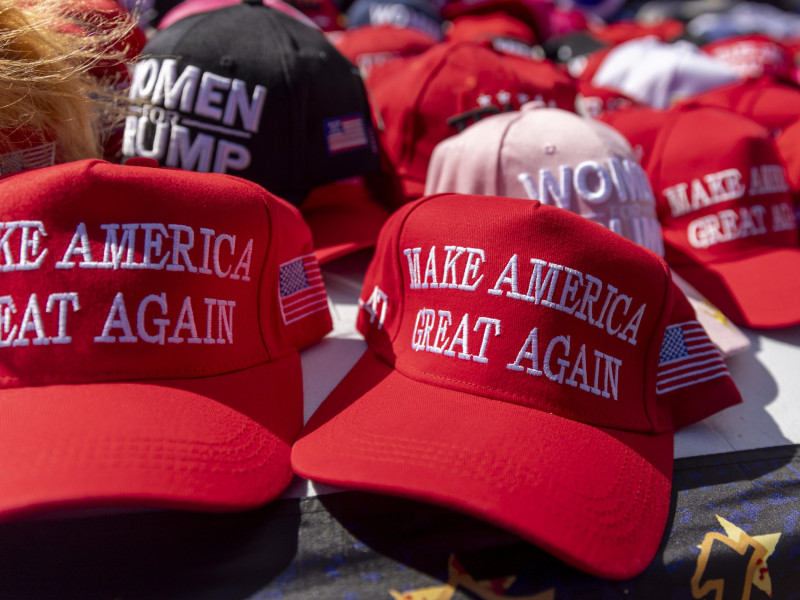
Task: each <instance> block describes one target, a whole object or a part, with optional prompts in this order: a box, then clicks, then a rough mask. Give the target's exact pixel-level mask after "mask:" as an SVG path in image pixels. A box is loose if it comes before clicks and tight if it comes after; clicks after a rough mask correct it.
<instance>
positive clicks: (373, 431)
mask: <svg viewBox="0 0 800 600" xmlns="http://www.w3.org/2000/svg"><path fill="white" fill-rule="evenodd" d="M414 256H417V257H418V264H419V269H416V268H415V267H413V265H414V264H415V260H414V259H413V257H414ZM537 264H538V265H540V267H541V268H542V271H540V272H539V275H540V276H539V277H538V278H537V277H534V276H533V273H534V265H537ZM548 269H555V271H547V270H548ZM568 269H571V271H569V270H568ZM556 271H558V272H559V273H560V275H555V273H556ZM412 273H416V275H412ZM548 273H549V274H548ZM567 273H571V275H569V276H568V275H567ZM578 273H580V275H578ZM584 274H585V275H584ZM589 275H591V281H594V282H596V283H594V284H592V285H596V286H598V290H600V289H602V290H605V291H603V292H600V291H598V297H597V298H596V302H597V304H595V305H594V307H593V308H588V307H587V305H584V306H583V308H581V307H580V305H581V303H582V302H583V300H582V298H584V297H585V296H584V291H585V289H584V288H583V287H582V284H579V283H577V282H578V281H579V280H580V281H582V282H583V283H586V282H588V281H590V279H589ZM559 276H560V277H562V278H561V279H558V277H559ZM566 277H570V278H571V279H569V281H571V283H568V280H567V279H565V278H566ZM559 281H560V283H558V282H559ZM572 285H574V286H575V289H576V290H577V289H578V288H581V289H582V290H583V291H581V292H575V293H573V292H570V291H569V289H571V286H572ZM536 286H539V292H538V296H537V292H535V289H536ZM562 286H564V287H562ZM609 286H611V287H609ZM612 287H613V290H614V291H613V292H612V293H613V294H614V295H616V294H620V295H619V296H616V297H617V298H620V299H621V300H620V301H619V302H616V304H615V303H614V302H615V301H612V300H609V302H608V304H607V306H613V307H614V308H613V309H608V311H604V316H602V317H601V316H600V310H601V306H600V305H601V304H605V301H604V300H601V299H600V296H603V295H604V294H607V293H608V292H609V291H610V290H611V289H612ZM564 290H567V291H564ZM590 295H591V294H590ZM359 305H360V306H361V307H362V310H361V311H360V312H359V317H358V329H359V331H361V333H362V334H363V335H364V337H365V338H366V340H367V343H368V345H369V350H368V352H367V354H366V355H365V356H364V357H363V358H362V360H361V361H360V362H359V363H358V364H357V365H356V366H355V367H354V369H353V370H352V371H351V372H350V373H349V374H348V376H347V377H346V378H345V379H344V380H343V381H342V382H341V383H340V385H339V386H338V387H337V388H336V389H335V390H334V391H333V393H332V394H331V396H330V397H329V398H328V399H327V400H326V401H325V402H324V403H323V404H322V406H321V407H320V408H319V409H318V410H317V411H316V412H315V414H314V415H313V416H312V417H311V419H310V421H309V423H308V424H307V426H306V428H305V429H304V431H303V432H302V433H301V435H300V437H299V438H298V441H297V442H296V443H295V446H294V447H293V451H292V464H293V467H294V468H295V470H296V472H298V473H299V474H301V475H303V476H306V477H310V478H312V479H317V480H320V481H323V482H327V483H332V484H336V485H344V486H347V487H355V488H357V489H364V490H369V491H375V492H381V493H388V494H397V495H402V496H410V497H413V498H416V499H420V500H425V501H429V502H433V503H437V504H442V505H444V506H448V507H450V508H454V509H456V510H461V511H464V512H468V513H470V514H473V515H476V516H479V517H481V518H484V519H486V520H488V521H491V522H493V523H497V524H499V525H501V526H503V527H506V528H508V529H510V530H512V531H514V532H515V533H517V534H519V535H521V536H522V537H524V538H525V539H528V540H530V541H532V542H533V543H535V544H538V545H540V546H541V547H542V548H544V549H545V550H547V551H549V552H552V553H554V554H555V555H557V556H558V557H560V558H561V559H563V560H565V561H566V562H568V563H570V564H572V565H574V566H576V567H578V568H580V569H584V570H586V571H589V572H591V573H594V574H596V575H600V576H603V577H609V578H615V579H621V578H626V577H631V576H633V575H636V574H637V573H639V572H641V571H642V570H643V569H644V568H645V567H646V566H647V564H649V562H650V561H651V559H652V557H653V555H654V553H655V551H656V549H657V548H658V545H659V542H660V540H661V537H662V534H663V531H664V526H665V524H666V518H667V514H668V511H669V490H670V482H671V472H672V431H673V429H674V428H675V427H676V426H682V425H684V424H687V423H689V422H693V420H696V419H697V418H702V417H703V416H707V415H708V414H709V411H712V412H713V411H715V410H719V409H720V408H721V407H724V406H729V405H731V404H735V403H736V402H739V401H740V400H741V398H740V396H739V394H738V391H737V390H736V388H735V386H734V384H733V381H732V380H731V379H730V376H729V375H728V374H727V371H726V370H725V369H724V365H723V367H722V368H721V371H720V372H719V375H718V376H716V377H715V378H713V379H711V380H708V381H705V380H704V381H699V380H698V381H696V382H695V383H694V384H693V385H687V386H685V387H683V388H682V390H681V391H680V392H676V391H675V390H673V389H671V387H672V386H671V385H667V386H664V385H663V384H664V381H663V379H662V377H663V374H662V373H661V371H660V370H659V361H660V355H661V350H662V339H663V337H664V335H665V329H666V328H667V327H668V326H670V327H673V326H676V325H677V324H680V323H682V322H684V321H685V320H686V319H691V318H692V316H691V315H692V314H693V313H692V310H691V307H689V305H688V302H687V301H686V299H685V298H684V297H683V296H682V294H680V292H679V291H678V290H677V288H676V287H675V286H674V284H673V283H672V280H671V278H670V275H669V270H668V268H667V266H666V264H665V263H664V262H663V261H662V260H661V259H660V258H659V257H658V256H657V255H655V254H654V253H652V252H649V251H647V250H645V249H643V248H641V247H639V246H637V245H636V244H634V243H633V242H630V241H628V240H626V239H624V238H623V237H621V236H619V235H617V234H615V233H613V232H610V231H608V230H607V229H605V228H603V227H601V226H599V225H597V224H595V223H592V222H591V221H589V220H588V219H585V218H583V217H580V216H578V215H575V214H573V213H570V212H568V211H565V210H563V209H559V208H555V207H549V206H543V205H541V204H540V203H539V202H537V201H530V200H520V199H513V198H505V197H493V196H471V195H464V194H442V195H436V196H429V197H425V198H422V199H420V200H418V201H416V202H412V203H410V204H407V205H406V206H404V207H403V208H401V209H400V210H398V211H396V212H395V213H394V214H393V215H392V216H391V217H390V219H389V220H388V221H387V223H386V224H385V226H384V228H383V230H382V231H381V235H380V237H379V240H378V244H377V248H376V253H375V256H374V258H373V261H372V263H371V264H370V266H369V269H368V271H367V274H366V277H365V280H364V287H363V291H362V295H361V298H360V301H359ZM642 307H644V308H642ZM609 311H610V312H609ZM634 315H636V316H634ZM634 321H635V322H636V323H638V324H637V325H631V326H630V327H626V324H628V325H630V324H631V323H633V322H634ZM623 332H624V333H623ZM709 346H710V342H709ZM525 351H528V354H527V355H526V354H525ZM600 356H607V357H612V358H613V360H615V361H616V360H618V361H619V363H618V369H619V370H618V371H617V374H618V378H617V379H616V381H617V384H613V383H611V381H612V379H613V378H612V379H605V378H604V377H605V375H604V374H606V373H608V372H607V371H606V367H605V366H603V365H599V366H598V370H597V371H595V360H597V359H598V357H600ZM581 357H585V359H586V361H588V362H586V363H585V364H584V363H583V362H582V358H581ZM609 360H610V359H609ZM600 362H601V363H603V362H604V359H600ZM720 362H721V358H720ZM614 364H617V363H614ZM584 367H585V368H584ZM595 373H597V374H598V375H597V377H598V379H594V377H595ZM671 383H672V381H670V384H671ZM678 398H681V399H688V400H687V401H686V402H683V400H681V401H678Z"/></svg>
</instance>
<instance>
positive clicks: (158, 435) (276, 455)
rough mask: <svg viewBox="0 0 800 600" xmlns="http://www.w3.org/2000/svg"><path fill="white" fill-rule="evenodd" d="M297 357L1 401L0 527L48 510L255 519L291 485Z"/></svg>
mask: <svg viewBox="0 0 800 600" xmlns="http://www.w3.org/2000/svg"><path fill="white" fill-rule="evenodd" d="M301 382H302V379H301V373H300V360H299V356H298V355H297V353H294V354H293V355H289V356H287V357H285V358H282V359H280V360H276V361H273V362H269V363H265V364H260V365H257V366H254V367H251V368H248V369H244V370H241V371H237V372H233V373H228V374H224V375H218V376H212V377H203V378H196V379H186V380H164V381H140V382H123V383H120V382H113V383H87V384H79V385H49V386H41V387H27V388H15V389H5V390H3V391H1V392H0V464H2V465H3V468H2V469H0V489H2V490H3V493H2V494H0V520H6V519H10V518H12V517H14V518H16V517H19V516H23V515H29V514H35V513H41V512H44V511H48V512H50V511H54V510H72V509H77V508H94V507H104V508H106V507H126V508H127V507H130V508H138V507H150V508H170V509H186V510H206V511H230V510H242V509H248V508H253V507H256V506H259V505H261V504H264V503H266V502H268V501H269V500H271V499H273V498H275V497H276V496H278V495H279V494H280V493H281V492H282V491H283V490H284V489H285V488H286V487H287V486H288V484H289V483H290V481H291V478H292V471H291V465H290V460H289V456H290V447H291V443H292V441H293V439H294V437H295V435H296V434H297V432H298V431H299V429H300V427H301V425H302V401H301V398H302V383H301Z"/></svg>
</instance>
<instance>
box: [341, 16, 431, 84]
mask: <svg viewBox="0 0 800 600" xmlns="http://www.w3.org/2000/svg"><path fill="white" fill-rule="evenodd" d="M330 40H331V42H332V43H333V45H334V46H335V47H336V49H337V50H338V51H339V52H341V53H342V54H343V55H344V56H345V57H347V58H349V59H350V61H351V62H352V63H353V64H354V65H356V66H357V67H358V70H359V71H361V74H362V75H363V77H364V82H365V84H366V83H367V82H368V81H369V75H370V73H371V72H372V69H373V67H375V66H377V65H382V64H383V63H386V62H389V61H391V60H394V59H396V58H404V57H407V56H415V55H417V54H422V53H423V52H425V50H427V49H429V48H431V47H433V46H435V45H436V44H437V43H438V41H437V40H436V39H434V38H432V37H431V36H429V35H428V34H426V33H423V32H421V31H419V30H418V29H413V28H411V27H395V26H394V25H364V26H362V27H357V28H355V29H347V30H345V31H342V32H341V33H339V34H337V35H336V36H335V37H331V38H330Z"/></svg>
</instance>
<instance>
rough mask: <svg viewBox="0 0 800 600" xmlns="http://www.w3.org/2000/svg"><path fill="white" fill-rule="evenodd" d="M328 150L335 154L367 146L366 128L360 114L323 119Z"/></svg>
mask: <svg viewBox="0 0 800 600" xmlns="http://www.w3.org/2000/svg"><path fill="white" fill-rule="evenodd" d="M325 139H326V140H327V142H328V152H329V153H330V154H337V153H338V152H347V151H349V150H357V149H359V148H366V147H367V146H369V138H368V137H367V128H366V126H365V125H364V118H363V117H362V116H361V115H349V116H346V117H339V118H336V119H328V120H327V121H325Z"/></svg>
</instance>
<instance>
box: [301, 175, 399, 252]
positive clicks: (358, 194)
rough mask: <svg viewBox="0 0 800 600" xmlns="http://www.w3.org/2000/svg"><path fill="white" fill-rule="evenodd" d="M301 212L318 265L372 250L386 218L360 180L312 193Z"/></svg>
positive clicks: (335, 184)
mask: <svg viewBox="0 0 800 600" xmlns="http://www.w3.org/2000/svg"><path fill="white" fill-rule="evenodd" d="M300 212H301V213H302V215H303V218H304V219H305V220H306V223H308V226H309V227H310V228H311V236H312V238H313V240H314V255H315V256H316V257H317V261H318V262H319V263H320V264H324V263H326V262H330V261H332V260H334V259H337V258H340V257H342V256H345V255H347V254H351V253H353V252H357V251H359V250H364V249H365V248H370V247H372V246H374V245H375V242H376V240H377V239H378V233H379V232H380V230H381V227H382V226H383V224H384V223H385V222H386V219H388V218H389V209H388V208H387V207H385V206H384V205H382V204H381V203H379V202H378V201H377V200H376V199H375V197H374V195H373V194H372V192H371V191H370V189H369V187H368V186H367V184H366V182H365V181H364V178H363V177H351V178H349V179H342V180H341V181H336V182H334V183H329V184H327V185H323V186H319V187H317V188H315V189H313V190H312V191H311V193H310V194H309V195H308V197H307V198H306V199H305V201H304V202H303V204H301V205H300Z"/></svg>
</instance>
